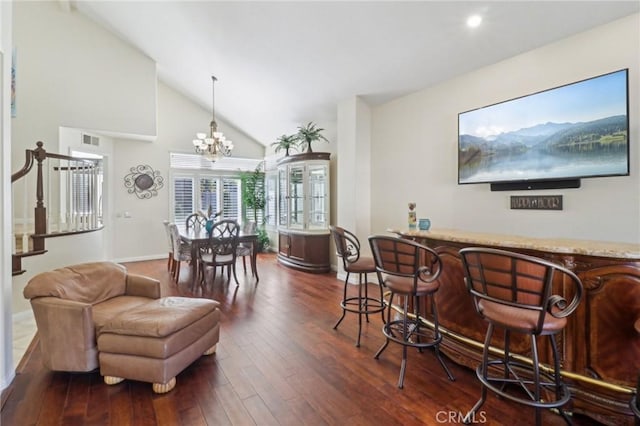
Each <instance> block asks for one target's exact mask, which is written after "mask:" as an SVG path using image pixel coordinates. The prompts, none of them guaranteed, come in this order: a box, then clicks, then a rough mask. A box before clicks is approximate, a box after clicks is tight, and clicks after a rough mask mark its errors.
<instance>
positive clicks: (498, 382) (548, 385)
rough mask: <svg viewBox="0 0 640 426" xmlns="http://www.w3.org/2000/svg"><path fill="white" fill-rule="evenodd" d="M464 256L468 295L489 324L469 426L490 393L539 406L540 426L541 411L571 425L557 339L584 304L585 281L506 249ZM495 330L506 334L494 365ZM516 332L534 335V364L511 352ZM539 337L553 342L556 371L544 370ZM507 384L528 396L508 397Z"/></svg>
mask: <svg viewBox="0 0 640 426" xmlns="http://www.w3.org/2000/svg"><path fill="white" fill-rule="evenodd" d="M460 256H461V258H462V265H463V269H464V273H465V283H466V286H467V290H468V291H469V293H470V294H471V295H472V296H473V301H474V304H475V307H476V311H477V312H478V314H480V316H481V317H482V318H483V319H484V320H485V321H487V322H488V324H489V325H488V328H487V334H486V338H485V342H484V350H483V356H482V364H481V365H480V366H479V367H478V368H477V369H476V375H477V376H478V379H479V380H480V382H481V384H482V391H481V392H482V393H481V396H480V399H479V400H478V402H477V403H476V404H475V405H474V406H473V408H472V409H471V411H469V413H467V415H466V416H465V417H464V420H465V423H468V422H470V421H471V420H472V419H473V418H474V416H475V413H476V412H477V411H478V409H480V407H481V406H482V404H483V403H484V401H485V400H486V397H487V389H490V390H491V391H492V392H495V393H496V394H497V395H499V396H501V397H504V398H506V399H508V400H510V401H513V402H516V403H520V404H524V405H527V406H530V407H534V408H535V411H536V416H535V418H536V425H540V424H541V412H540V409H541V408H558V409H559V410H560V413H561V414H562V415H563V417H564V418H565V420H566V421H567V422H568V423H571V422H570V420H569V418H568V417H567V415H566V413H565V412H564V411H563V410H562V408H561V407H562V406H563V405H564V404H565V403H566V402H567V401H568V400H569V397H570V393H569V390H568V388H567V386H566V384H564V383H563V382H562V380H561V377H560V360H559V356H558V348H557V343H556V339H555V337H556V335H557V334H558V333H560V332H561V331H562V330H563V329H564V327H565V325H566V324H567V316H569V315H570V314H571V313H572V312H573V311H575V309H576V308H577V307H578V305H579V303H580V300H581V298H582V291H583V289H582V283H581V282H580V279H579V278H578V277H577V276H576V275H575V274H574V273H573V272H571V271H570V270H568V269H566V268H563V267H562V266H559V265H556V264H554V263H551V262H548V261H546V260H543V259H539V258H536V257H532V256H527V255H524V254H519V253H512V252H509V251H505V250H497V249H490V248H478V247H470V248H464V249H462V250H460ZM554 283H555V284H556V285H557V286H562V294H564V295H570V296H571V297H572V299H571V302H570V303H569V302H567V300H566V299H565V298H564V297H562V296H559V295H555V294H553V293H552V292H553V291H554V288H553V286H554ZM555 290H559V289H558V288H556V289H555ZM496 327H499V328H501V329H503V330H504V352H503V354H502V357H501V358H498V359H494V360H489V351H490V346H491V338H492V336H493V332H494V329H495V328H496ZM511 332H516V333H523V334H526V335H528V336H530V340H531V358H532V359H531V361H532V362H531V363H527V362H523V360H522V358H520V359H516V357H514V356H513V355H512V353H511V352H510V348H509V340H510V337H511ZM537 336H548V337H549V342H550V344H551V349H552V354H553V364H554V365H553V367H554V368H553V371H550V372H547V371H542V369H541V368H540V364H539V360H538V346H537V342H536V337H537ZM491 367H493V368H491ZM490 373H492V374H490ZM508 385H516V386H512V387H514V388H515V389H516V390H520V391H523V392H520V393H518V394H514V393H508V392H507V388H508V387H509V386H508ZM512 390H513V389H512ZM543 397H544V400H543Z"/></svg>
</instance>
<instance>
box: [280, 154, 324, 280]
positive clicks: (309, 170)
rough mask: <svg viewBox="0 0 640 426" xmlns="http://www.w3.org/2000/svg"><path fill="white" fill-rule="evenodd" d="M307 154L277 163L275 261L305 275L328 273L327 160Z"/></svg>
mask: <svg viewBox="0 0 640 426" xmlns="http://www.w3.org/2000/svg"><path fill="white" fill-rule="evenodd" d="M330 155H331V154H330V153H328V152H309V153H303V154H296V155H290V156H287V157H283V158H282V159H280V161H279V162H278V261H279V262H280V263H282V264H283V265H286V266H290V267H292V268H295V269H299V270H302V271H306V272H328V271H329V270H330V267H331V265H330V261H329V236H330V232H329V182H330V181H329V157H330Z"/></svg>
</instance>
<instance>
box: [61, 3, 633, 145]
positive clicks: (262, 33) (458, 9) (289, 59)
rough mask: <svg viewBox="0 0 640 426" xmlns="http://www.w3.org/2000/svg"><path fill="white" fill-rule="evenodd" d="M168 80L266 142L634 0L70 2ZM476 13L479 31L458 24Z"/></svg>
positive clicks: (610, 14) (578, 27) (540, 41)
mask: <svg viewBox="0 0 640 426" xmlns="http://www.w3.org/2000/svg"><path fill="white" fill-rule="evenodd" d="M70 4H71V6H72V7H74V8H76V9H77V10H78V11H80V12H81V13H83V14H85V15H87V16H88V17H90V18H91V19H93V20H95V21H96V22H97V23H99V24H100V25H102V26H104V27H106V28H107V29H109V30H110V31H112V32H114V33H116V34H117V35H119V36H120V37H122V38H123V39H124V40H126V41H128V42H129V43H130V44H132V45H133V46H136V47H137V48H138V49H139V50H140V51H142V52H143V53H144V54H146V55H148V56H149V57H151V58H152V59H154V60H155V61H156V63H157V68H158V77H159V78H160V79H161V80H162V81H163V82H164V83H166V84H167V85H169V86H171V87H173V88H175V89H176V90H178V91H180V92H182V93H184V94H185V95H186V96H187V97H189V98H191V99H193V100H194V101H195V102H197V103H198V104H201V105H202V106H203V107H204V108H206V109H209V110H210V109H211V103H212V99H211V76H212V75H215V76H216V77H217V78H218V82H217V83H216V86H215V98H216V99H215V108H216V116H217V117H219V118H222V119H224V120H226V121H227V122H229V123H231V124H232V125H234V126H236V127H237V128H239V129H241V130H242V131H244V132H245V133H246V134H247V135H249V136H251V137H253V138H254V139H256V140H257V141H258V142H260V143H263V144H264V145H269V144H270V143H271V142H273V141H274V140H275V139H276V138H277V137H278V136H279V135H281V134H284V133H293V132H294V131H295V129H296V127H297V126H298V125H299V124H302V123H306V122H308V121H311V120H313V121H316V122H318V123H321V124H323V125H327V124H331V123H333V122H335V120H336V105H337V103H338V102H340V101H342V100H344V99H348V98H350V97H352V96H355V95H357V96H361V97H362V98H363V99H365V100H366V101H367V102H369V103H371V104H377V103H381V102H385V101H388V100H390V99H393V98H394V97H398V96H401V95H404V94H407V93H410V92H413V91H416V90H419V89H422V88H425V87H429V86H432V85H435V84H438V83H439V82H442V81H445V80H448V79H450V78H453V77H456V76H458V75H461V74H465V73H467V72H470V71H473V70H475V69H478V68H481V67H484V66H486V65H489V64H492V63H495V62H498V61H501V60H503V59H506V58H509V57H512V56H514V55H517V54H519V53H522V52H525V51H528V50H531V49H534V48H536V47H539V46H542V45H545V44H548V43H551V42H553V41H555V40H559V39H562V38H565V37H568V36H570V35H572V34H575V33H578V32H582V31H585V30H588V29H589V28H592V27H595V26H599V25H602V24H604V23H607V22H610V21H613V20H615V19H618V18H621V17H624V16H626V15H630V14H632V13H637V12H638V11H639V10H640V2H638V1H490V2H486V1H408V2H401V1H393V2H392V1H389V2H382V1H354V2H347V1H333V2H324V1H319V2H313V1H293V2H272V1H258V2H245V1H227V2H218V1H195V2H187V1H159V2H154V1H135V2H134V1H118V2H116V1H72V2H71V3H70ZM472 14H479V15H481V16H482V18H483V20H482V23H481V25H480V26H478V27H477V28H470V27H468V26H467V25H466V20H467V18H468V17H469V16H470V15H472Z"/></svg>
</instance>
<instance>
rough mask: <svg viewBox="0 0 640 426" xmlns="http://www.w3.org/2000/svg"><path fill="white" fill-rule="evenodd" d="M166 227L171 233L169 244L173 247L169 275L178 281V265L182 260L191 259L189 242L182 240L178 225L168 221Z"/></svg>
mask: <svg viewBox="0 0 640 426" xmlns="http://www.w3.org/2000/svg"><path fill="white" fill-rule="evenodd" d="M168 227H169V232H170V235H171V246H172V248H173V256H172V258H173V262H172V267H171V276H172V277H173V279H174V280H176V281H178V279H179V278H180V265H181V264H182V262H183V261H191V244H188V243H185V242H184V241H182V239H181V238H180V231H179V230H178V225H176V224H175V223H170V224H169V225H168Z"/></svg>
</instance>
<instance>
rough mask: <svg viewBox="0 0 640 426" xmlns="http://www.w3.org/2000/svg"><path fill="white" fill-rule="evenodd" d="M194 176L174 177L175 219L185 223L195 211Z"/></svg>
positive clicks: (176, 221)
mask: <svg viewBox="0 0 640 426" xmlns="http://www.w3.org/2000/svg"><path fill="white" fill-rule="evenodd" d="M194 211H195V209H194V208H193V178H192V177H187V176H175V177H174V178H173V221H174V222H175V223H184V222H185V221H186V220H187V216H189V215H190V214H191V213H193V212H194Z"/></svg>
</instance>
